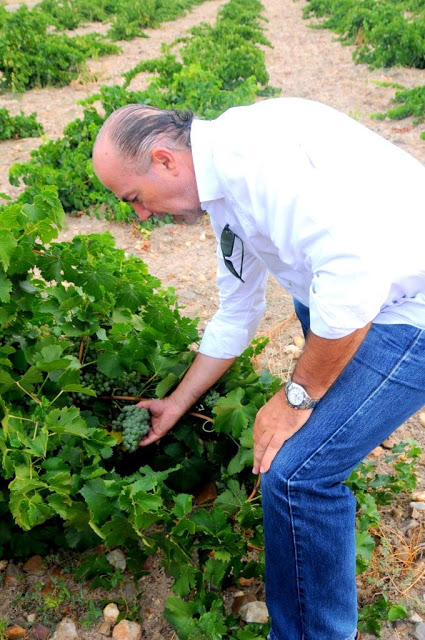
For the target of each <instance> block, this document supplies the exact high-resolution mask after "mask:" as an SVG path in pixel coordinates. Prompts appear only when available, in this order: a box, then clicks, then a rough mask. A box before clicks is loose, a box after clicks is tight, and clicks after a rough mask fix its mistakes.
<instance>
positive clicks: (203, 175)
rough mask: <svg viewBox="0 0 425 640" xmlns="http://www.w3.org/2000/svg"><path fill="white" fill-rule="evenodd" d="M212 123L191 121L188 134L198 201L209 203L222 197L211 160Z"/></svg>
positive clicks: (212, 159) (212, 160)
mask: <svg viewBox="0 0 425 640" xmlns="http://www.w3.org/2000/svg"><path fill="white" fill-rule="evenodd" d="M213 133H214V121H209V120H196V119H195V120H193V122H192V127H191V134H190V142H191V147H192V157H193V166H194V168H195V178H196V185H197V187H198V194H199V200H200V202H201V204H202V203H203V202H211V200H218V199H219V198H222V197H223V190H222V188H221V185H220V183H219V181H218V178H217V171H216V169H215V166H214V158H213Z"/></svg>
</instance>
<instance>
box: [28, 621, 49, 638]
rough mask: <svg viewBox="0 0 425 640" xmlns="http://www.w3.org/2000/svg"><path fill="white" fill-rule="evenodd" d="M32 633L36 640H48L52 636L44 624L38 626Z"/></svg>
mask: <svg viewBox="0 0 425 640" xmlns="http://www.w3.org/2000/svg"><path fill="white" fill-rule="evenodd" d="M31 633H32V635H33V636H34V638H35V640H47V638H48V637H49V636H50V629H49V628H48V627H45V626H44V624H40V623H39V624H36V625H35V627H33V628H32V629H31Z"/></svg>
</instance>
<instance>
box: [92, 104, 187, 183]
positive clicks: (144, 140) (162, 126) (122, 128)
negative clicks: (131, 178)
mask: <svg viewBox="0 0 425 640" xmlns="http://www.w3.org/2000/svg"><path fill="white" fill-rule="evenodd" d="M192 120H193V113H192V112H191V111H176V110H167V109H157V108H156V107H150V106H148V105H144V104H129V105H125V106H124V107H121V108H120V109H117V110H116V111H114V112H113V113H112V114H111V115H110V116H109V118H108V119H107V120H106V121H105V122H104V124H103V126H102V128H101V129H100V131H99V133H98V135H97V138H96V142H95V145H94V148H93V158H94V159H95V160H96V153H97V151H98V150H99V148H101V147H102V145H103V144H104V143H108V144H110V145H111V146H112V148H113V150H114V151H115V153H116V154H117V156H118V157H119V158H120V160H122V162H123V163H124V165H125V166H126V167H127V168H128V169H129V170H131V171H132V172H134V173H144V172H145V171H146V170H147V169H148V167H149V165H150V155H151V151H152V149H153V148H154V146H155V145H158V144H161V145H166V146H167V147H168V148H170V149H173V150H189V149H190V127H191V124H192Z"/></svg>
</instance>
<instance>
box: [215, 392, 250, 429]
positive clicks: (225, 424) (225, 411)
mask: <svg viewBox="0 0 425 640" xmlns="http://www.w3.org/2000/svg"><path fill="white" fill-rule="evenodd" d="M244 396H245V391H244V390H243V389H241V388H239V389H234V390H233V391H231V392H230V393H228V394H227V395H226V396H225V397H224V398H219V400H218V401H217V404H216V405H215V407H214V413H215V414H216V418H215V420H214V427H215V428H216V429H217V431H219V432H222V433H228V434H231V435H232V436H233V437H234V438H236V439H239V438H240V436H241V434H242V433H243V431H244V430H245V429H246V427H247V426H248V425H250V424H253V423H254V420H255V416H256V413H257V408H256V407H255V406H253V405H252V404H245V405H244V404H242V400H243V399H244Z"/></svg>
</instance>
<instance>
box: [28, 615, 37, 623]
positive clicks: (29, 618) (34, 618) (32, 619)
mask: <svg viewBox="0 0 425 640" xmlns="http://www.w3.org/2000/svg"><path fill="white" fill-rule="evenodd" d="M36 619H37V614H36V613H29V614H28V615H27V621H28V622H35V621H36Z"/></svg>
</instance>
